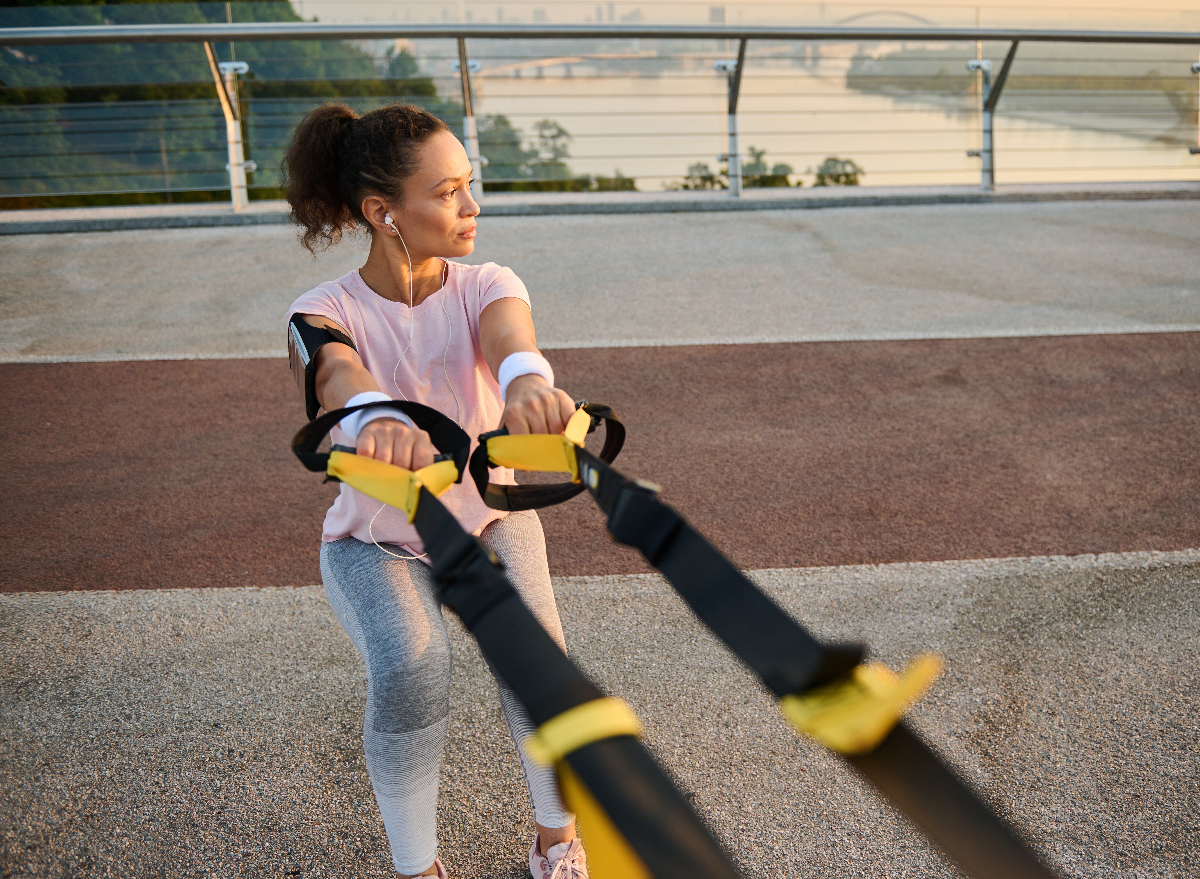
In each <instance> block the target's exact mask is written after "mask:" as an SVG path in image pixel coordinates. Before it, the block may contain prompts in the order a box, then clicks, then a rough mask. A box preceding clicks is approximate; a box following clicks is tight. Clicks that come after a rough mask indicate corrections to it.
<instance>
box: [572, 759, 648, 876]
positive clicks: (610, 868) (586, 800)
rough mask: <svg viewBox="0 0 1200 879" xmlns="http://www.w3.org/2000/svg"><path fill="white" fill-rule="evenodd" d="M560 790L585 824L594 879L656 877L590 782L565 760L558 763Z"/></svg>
mask: <svg viewBox="0 0 1200 879" xmlns="http://www.w3.org/2000/svg"><path fill="white" fill-rule="evenodd" d="M558 789H559V791H560V792H561V793H562V799H563V803H564V804H566V807H567V808H568V809H570V810H571V811H572V812H574V813H575V814H576V816H577V817H578V818H579V823H580V825H581V826H582V827H583V833H584V839H585V841H586V842H587V853H588V866H589V868H590V872H591V876H592V879H654V877H653V875H652V874H651V873H650V870H649V869H647V867H646V864H645V862H644V861H643V860H642V859H641V858H640V857H638V854H637V852H635V851H634V850H633V847H632V846H630V844H629V842H628V841H627V840H626V839H625V837H624V836H623V835H622V834H621V831H620V830H618V829H617V826H616V825H615V824H613V822H612V819H611V818H609V817H608V813H607V812H605V811H604V809H603V808H602V807H601V806H600V804H599V803H598V802H596V798H595V797H593V796H592V792H591V791H590V790H588V789H587V785H585V784H584V783H583V781H582V780H580V778H579V776H578V775H576V774H575V771H574V770H573V769H571V766H570V764H568V763H565V762H563V763H559V764H558Z"/></svg>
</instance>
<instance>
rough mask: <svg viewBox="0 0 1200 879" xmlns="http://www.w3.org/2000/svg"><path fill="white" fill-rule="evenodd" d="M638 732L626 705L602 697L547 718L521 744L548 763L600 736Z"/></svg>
mask: <svg viewBox="0 0 1200 879" xmlns="http://www.w3.org/2000/svg"><path fill="white" fill-rule="evenodd" d="M641 734H642V725H641V723H640V722H639V721H638V719H637V715H636V714H634V713H633V712H632V711H631V710H630V709H629V706H628V705H626V704H625V703H624V702H622V701H621V700H620V699H617V698H615V697H612V696H605V697H603V698H601V699H593V700H592V701H591V702H584V703H583V704H582V705H576V706H575V707H574V708H571V709H568V710H567V711H564V712H563V713H562V714H559V715H557V716H555V717H552V718H550V719H549V720H547V721H546V722H545V723H543V724H542V725H541V726H539V727H538V728H537V732H535V733H534V734H533V735H531V736H530V737H529V738H527V739H525V741H524V742H523V743H522V744H521V747H523V748H524V749H525V753H526V754H528V755H529V756H530V757H531V758H532V759H533V760H535V761H536V762H538V763H541V764H543V765H547V766H549V765H550V764H552V763H557V762H558V761H559V760H561V759H562V758H563V757H565V756H566V755H567V754H570V753H571V752H572V751H578V750H579V749H580V748H582V747H583V746H584V745H590V744H591V743H592V742H598V741H599V740H600V739H609V738H612V737H613V736H640V735H641Z"/></svg>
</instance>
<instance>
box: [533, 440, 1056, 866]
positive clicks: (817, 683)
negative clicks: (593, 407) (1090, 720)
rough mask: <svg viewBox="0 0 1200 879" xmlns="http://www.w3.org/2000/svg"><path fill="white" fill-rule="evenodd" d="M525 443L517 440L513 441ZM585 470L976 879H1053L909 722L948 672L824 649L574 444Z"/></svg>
mask: <svg viewBox="0 0 1200 879" xmlns="http://www.w3.org/2000/svg"><path fill="white" fill-rule="evenodd" d="M514 439H519V438H514ZM574 453H575V456H576V468H575V470H576V472H577V473H578V478H579V480H580V482H581V483H582V484H583V485H584V486H586V488H587V490H588V491H589V492H590V493H591V495H592V497H593V499H594V500H595V501H596V503H597V505H599V507H600V508H601V510H602V511H604V513H606V514H607V516H608V530H609V533H610V534H611V535H612V536H613V538H614V539H615V540H616V541H617V542H618V543H623V544H625V545H627V546H632V547H634V548H636V549H638V550H640V551H641V553H642V555H643V556H645V558H646V560H647V561H648V562H649V563H650V564H651V565H653V566H654V567H655V568H657V569H658V570H659V571H660V572H661V573H662V574H663V576H665V577H666V578H667V580H668V581H669V582H670V583H671V585H672V586H673V587H674V588H675V590H676V592H678V593H679V595H680V596H681V597H682V598H683V599H684V600H685V601H686V602H687V603H688V605H689V606H690V607H691V608H692V610H693V611H695V613H696V615H697V616H699V617H700V619H701V620H702V621H703V622H704V623H705V624H706V625H707V626H708V627H709V629H711V630H712V632H713V633H714V634H716V635H717V636H718V637H719V638H721V639H722V640H723V641H724V642H725V644H726V645H727V646H728V647H729V648H730V649H731V650H732V651H733V652H734V653H735V654H737V655H738V656H739V657H740V658H741V659H742V661H743V662H745V663H746V664H747V665H748V666H750V668H751V669H752V670H753V671H754V672H755V673H756V674H757V675H758V676H759V678H760V679H761V680H762V682H763V683H764V684H765V685H766V686H767V687H768V688H769V689H771V691H772V692H774V693H775V695H776V696H778V697H780V708H781V709H782V711H783V713H784V715H785V716H786V717H787V718H788V720H789V721H790V722H791V723H792V724H793V725H794V726H795V727H796V728H797V729H799V730H800V731H802V732H804V733H806V734H807V735H809V736H811V737H813V738H814V739H816V740H817V741H819V742H821V743H822V744H824V745H826V746H827V747H829V748H830V749H832V750H833V751H835V752H837V753H839V754H841V755H842V756H843V757H845V758H846V759H847V760H848V761H849V762H850V763H851V764H852V765H853V766H854V767H855V768H856V769H857V770H858V771H859V772H861V773H862V774H863V775H864V776H866V778H867V779H868V780H869V781H871V782H872V783H874V784H875V786H876V787H877V788H878V790H879V791H880V792H881V793H882V794H884V796H886V797H887V798H888V799H889V800H891V802H892V803H893V804H895V805H896V806H897V807H899V808H900V809H901V810H902V811H903V812H904V813H905V814H906V815H908V817H909V818H911V819H912V820H913V821H914V823H916V824H917V826H918V827H920V828H921V829H922V830H923V831H924V832H925V833H926V834H927V835H928V836H929V838H930V839H931V840H933V841H934V842H935V843H937V844H938V845H940V846H941V847H942V849H943V850H944V851H946V853H947V854H949V855H950V856H951V857H953V858H954V859H955V860H956V861H957V862H958V863H959V864H960V865H961V866H962V867H964V868H965V869H966V870H967V871H968V872H969V873H971V874H972V875H974V876H976V877H978V879H1003V877H1021V879H1053V874H1052V873H1051V872H1050V871H1049V870H1048V869H1047V868H1046V867H1045V866H1044V865H1043V864H1042V863H1041V862H1040V861H1039V860H1038V858H1037V857H1036V856H1035V855H1034V854H1033V852H1032V851H1031V850H1030V849H1029V848H1027V847H1026V846H1025V845H1024V844H1023V843H1022V842H1021V841H1020V840H1019V838H1018V837H1017V836H1016V835H1015V834H1014V833H1013V831H1012V830H1011V828H1009V827H1008V826H1007V825H1006V824H1005V823H1004V822H1003V821H1002V820H1001V819H1000V818H999V817H998V816H996V815H995V814H994V813H993V812H992V811H990V810H989V809H988V808H987V807H986V806H984V805H983V804H982V803H981V802H980V801H979V799H978V798H977V797H976V796H975V795H974V793H972V791H971V790H970V788H968V787H967V786H966V785H965V784H963V782H962V781H960V780H959V779H958V778H957V777H956V776H955V775H954V773H953V772H952V771H951V770H950V769H949V768H948V767H947V766H946V765H945V764H944V763H942V762H941V761H940V760H939V759H938V758H937V756H936V755H934V754H933V753H932V752H931V751H930V750H929V749H928V747H927V746H925V745H924V743H922V742H921V741H920V739H919V738H917V737H916V736H915V735H914V734H913V733H912V732H911V730H909V729H908V727H907V726H906V725H905V724H904V723H903V721H902V718H903V715H904V712H905V711H906V709H907V708H908V707H909V706H910V705H911V703H912V702H913V701H915V700H916V699H917V698H918V697H919V696H920V695H921V694H922V693H923V692H924V691H925V690H926V689H927V688H928V687H929V686H930V685H931V684H932V682H933V680H934V679H935V678H936V677H937V675H938V673H939V671H940V669H941V660H940V659H939V658H938V657H935V656H923V657H919V658H918V659H917V660H916V661H915V662H914V663H913V665H912V666H910V668H909V669H907V670H906V671H905V672H904V674H903V675H900V676H898V675H895V674H893V673H892V672H891V671H890V670H888V669H887V668H886V667H884V666H881V665H878V664H874V663H872V664H862V663H861V659H862V654H863V649H862V648H861V647H858V646H855V645H840V646H839V645H823V644H821V643H820V642H818V641H817V640H816V639H814V638H813V637H812V636H811V635H810V634H809V633H808V632H807V631H805V630H804V629H803V628H802V627H801V626H800V625H799V624H798V623H796V622H795V621H794V620H793V619H792V618H791V617H790V616H789V615H788V614H787V613H786V612H785V611H784V610H783V609H782V608H781V607H779V606H778V605H777V604H776V603H775V602H774V601H772V600H771V599H770V598H769V597H768V596H766V595H765V594H764V593H763V592H762V591H761V590H760V589H759V588H758V587H757V586H755V585H754V584H753V583H752V582H751V581H750V580H749V579H748V578H747V577H746V576H745V575H744V574H743V573H742V572H741V571H739V570H738V569H737V568H736V567H735V566H734V565H733V564H732V563H731V562H730V561H729V560H728V559H727V558H725V556H724V555H722V554H721V553H720V552H719V551H718V550H717V549H716V548H715V547H713V546H712V545H711V544H710V543H709V542H708V541H707V540H705V539H704V538H703V537H702V536H701V535H700V534H699V533H698V532H696V531H695V529H693V528H692V527H691V526H690V525H689V524H688V523H687V522H686V521H685V520H684V519H683V517H682V516H680V515H679V514H678V513H677V512H675V511H674V510H673V509H671V508H670V507H669V506H667V505H666V504H664V503H663V502H662V501H661V500H659V498H658V494H659V488H658V486H656V485H654V484H653V483H649V482H645V481H642V480H637V479H626V478H625V477H624V476H622V475H621V474H620V473H618V472H617V471H616V470H614V469H613V468H612V467H610V466H608V464H607V463H606V462H604V461H602V460H599V459H598V458H596V457H595V456H594V455H592V454H591V453H589V452H588V451H587V450H586V449H583V448H581V447H579V446H575V447H574Z"/></svg>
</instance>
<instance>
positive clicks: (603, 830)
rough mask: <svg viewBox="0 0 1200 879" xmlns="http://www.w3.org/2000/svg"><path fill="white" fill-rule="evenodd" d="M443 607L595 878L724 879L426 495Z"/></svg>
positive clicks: (616, 720) (589, 686) (613, 729)
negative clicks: (554, 780)
mask: <svg viewBox="0 0 1200 879" xmlns="http://www.w3.org/2000/svg"><path fill="white" fill-rule="evenodd" d="M413 524H414V525H416V528H417V531H418V533H419V534H420V535H421V539H422V541H423V542H424V544H425V549H426V552H428V554H429V559H430V562H431V563H432V566H433V575H434V578H435V579H436V580H437V583H438V587H439V591H440V595H439V597H440V599H441V601H442V603H443V604H445V605H446V606H447V607H449V608H450V609H451V610H453V611H454V612H455V613H456V614H458V616H459V618H460V619H461V620H462V622H463V625H464V626H466V628H467V630H468V631H470V632H471V634H472V635H473V636H474V637H475V640H476V642H477V643H478V644H479V648H480V650H481V651H482V652H483V655H484V656H486V657H487V659H488V661H489V662H490V663H491V665H492V667H493V668H494V669H496V672H497V674H499V676H500V677H501V679H502V680H503V681H504V682H505V683H506V684H507V685H508V686H509V688H510V689H511V690H512V691H513V692H514V693H515V694H516V696H517V698H518V699H519V700H520V702H521V704H522V705H524V706H525V709H526V711H527V712H528V713H529V716H530V719H531V720H532V721H533V722H534V724H536V725H537V727H538V732H537V736H536V742H537V743H536V744H534V745H533V748H534V750H537V748H538V746H539V745H541V746H542V748H543V750H542V751H541V752H540V753H542V754H543V755H548V756H550V757H552V759H554V761H555V766H556V769H557V771H558V775H559V783H560V789H561V791H562V794H563V799H564V802H565V803H566V804H567V807H568V808H569V809H571V810H572V811H574V812H576V813H577V814H578V815H579V817H580V821H581V822H582V823H583V824H584V825H585V826H586V827H587V828H588V852H589V861H590V863H591V865H592V873H593V874H594V875H595V877H596V879H651V877H657V879H693V877H694V879H735V877H736V875H737V874H736V872H735V871H734V869H733V867H732V866H731V865H730V863H729V860H728V858H727V857H726V856H725V855H724V853H723V852H722V851H721V849H720V847H719V846H718V845H717V843H716V842H715V841H714V840H713V838H712V837H711V836H710V835H709V833H708V831H707V830H705V828H704V826H703V825H702V824H701V823H700V820H699V818H697V817H696V815H695V813H694V812H693V811H692V809H691V807H690V806H689V805H688V804H687V802H686V801H685V800H684V799H683V797H682V796H681V795H680V794H679V792H678V791H677V790H676V789H675V787H674V786H673V785H672V784H671V782H670V781H669V780H668V779H667V777H666V775H665V774H664V773H663V771H662V769H661V768H660V767H659V766H658V764H657V763H655V762H654V760H653V759H652V758H651V757H650V755H649V754H648V753H647V751H646V749H645V748H644V747H643V745H642V744H641V742H639V741H638V739H637V738H636V735H637V731H638V729H639V726H638V724H637V720H636V718H634V717H633V715H632V714H631V713H630V712H628V709H625V710H624V711H622V710H621V708H620V707H619V703H615V700H608V699H606V698H605V697H604V694H603V693H601V692H600V690H599V689H598V688H597V687H596V686H595V685H594V684H593V683H592V682H591V681H589V680H588V679H587V678H586V677H585V676H584V675H583V673H582V672H581V671H579V669H578V668H577V667H576V666H575V664H574V663H573V662H572V661H571V660H570V659H569V658H568V657H567V656H566V654H564V653H563V652H562V650H561V649H559V647H558V645H557V644H555V643H554V641H553V640H552V639H551V638H550V636H549V634H547V632H546V630H545V629H544V628H542V625H541V623H539V622H538V621H537V619H536V618H535V617H534V616H533V613H532V612H531V611H530V610H529V608H528V606H527V605H526V604H525V603H524V602H523V601H522V600H521V598H520V596H519V595H518V594H517V591H516V590H515V589H514V588H513V587H512V584H511V583H510V582H509V580H508V577H507V576H505V574H504V569H503V568H502V567H501V565H500V563H499V562H498V561H497V560H496V559H495V557H494V556H492V555H491V554H490V553H489V552H488V550H487V549H486V548H485V547H484V546H483V544H481V543H480V542H479V541H478V540H477V539H476V538H475V537H472V536H471V535H470V534H467V533H466V532H465V531H464V530H463V529H462V527H461V526H460V525H459V524H458V522H457V520H456V519H455V518H454V516H453V515H451V514H450V512H449V511H448V510H447V509H446V508H445V507H444V506H443V505H442V504H441V502H440V501H438V500H437V499H436V498H435V497H433V496H432V495H431V494H430V493H429V492H428V491H427V490H426V489H424V488H422V490H421V499H420V501H419V503H418V504H417V512H416V517H415V519H414V520H413Z"/></svg>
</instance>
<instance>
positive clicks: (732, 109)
mask: <svg viewBox="0 0 1200 879" xmlns="http://www.w3.org/2000/svg"><path fill="white" fill-rule="evenodd" d="M745 63H746V40H744V39H743V40H741V41H740V42H739V43H738V56H737V61H735V62H733V63H732V64H730V62H728V61H718V62H716V63H715V64H714V65H713V67H714V69H716V71H717V72H718V73H725V74H727V76H728V81H729V116H728V123H729V152H728V153H726V155H725V160H726V162H727V163H728V165H729V194H730V195H731V196H732V197H734V198H740V197H741V194H742V153H741V149H740V148H739V147H738V124H737V103H738V93H739V92H740V91H741V88H742V67H743V66H744V65H745Z"/></svg>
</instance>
